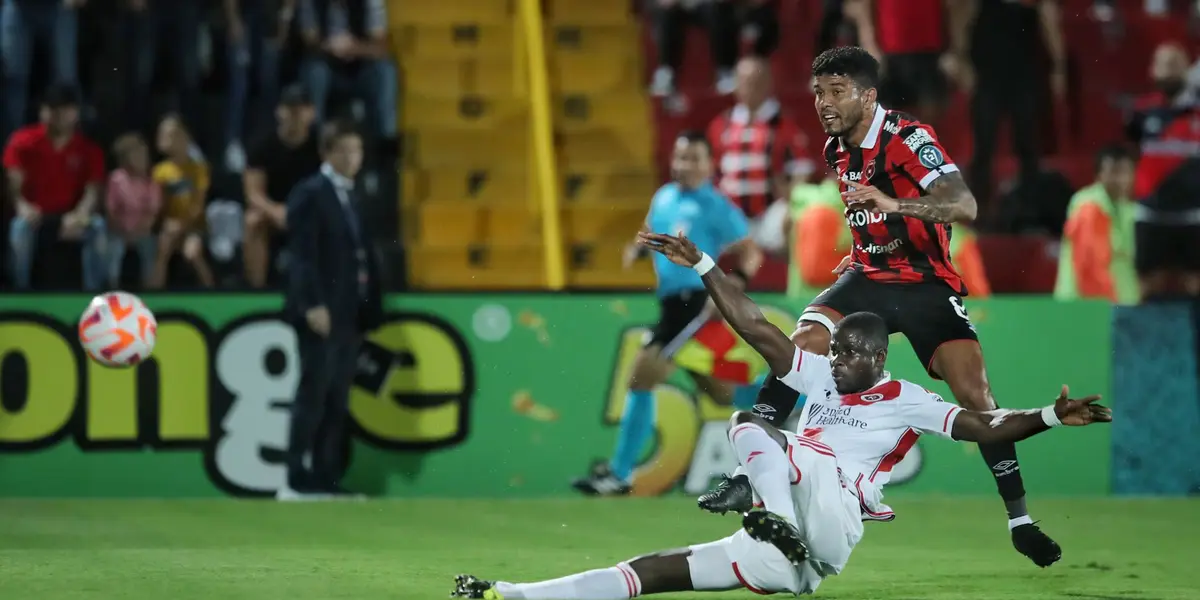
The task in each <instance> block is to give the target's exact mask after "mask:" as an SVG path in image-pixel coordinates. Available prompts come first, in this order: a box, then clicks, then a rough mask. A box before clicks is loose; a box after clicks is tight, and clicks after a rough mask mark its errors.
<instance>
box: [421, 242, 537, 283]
mask: <svg viewBox="0 0 1200 600" xmlns="http://www.w3.org/2000/svg"><path fill="white" fill-rule="evenodd" d="M543 260H544V258H543V253H542V247H541V245H540V244H520V245H491V244H480V245H473V246H469V247H458V248H449V247H440V246H424V245H416V246H414V247H413V248H411V249H410V251H409V272H410V278H411V279H412V283H413V285H414V286H416V287H419V288H422V289H535V288H539V287H542V286H544V285H545V268H544V264H543Z"/></svg>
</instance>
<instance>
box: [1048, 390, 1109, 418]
mask: <svg viewBox="0 0 1200 600" xmlns="http://www.w3.org/2000/svg"><path fill="white" fill-rule="evenodd" d="M1068 393H1069V390H1068V389H1067V386H1066V385H1064V386H1062V391H1061V392H1059V393H1058V398H1056V399H1055V400H1054V414H1055V415H1057V416H1058V420H1059V421H1062V424H1063V425H1071V426H1074V427H1079V426H1082V425H1091V424H1092V423H1111V422H1112V410H1111V409H1109V408H1107V407H1105V406H1101V405H1099V404H1095V402H1096V401H1097V400H1099V399H1100V396H1099V395H1093V396H1088V397H1086V398H1080V399H1078V400H1076V399H1074V398H1068V397H1067V394H1068Z"/></svg>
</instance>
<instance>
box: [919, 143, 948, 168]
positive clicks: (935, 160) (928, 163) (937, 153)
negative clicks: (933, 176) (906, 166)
mask: <svg viewBox="0 0 1200 600" xmlns="http://www.w3.org/2000/svg"><path fill="white" fill-rule="evenodd" d="M917 160H920V161H921V164H922V165H923V166H924V167H925V168H926V169H936V168H938V167H940V166H942V163H944V162H946V157H945V156H943V155H942V151H941V150H938V149H937V146H934V145H933V144H930V145H928V146H924V147H922V148H921V149H920V150H918V151H917Z"/></svg>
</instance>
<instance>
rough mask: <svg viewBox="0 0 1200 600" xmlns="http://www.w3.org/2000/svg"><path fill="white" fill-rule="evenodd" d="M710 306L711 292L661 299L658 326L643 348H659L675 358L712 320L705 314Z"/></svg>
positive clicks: (663, 355)
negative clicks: (709, 320)
mask: <svg viewBox="0 0 1200 600" xmlns="http://www.w3.org/2000/svg"><path fill="white" fill-rule="evenodd" d="M707 304H708V291H707V290H688V291H686V292H680V293H678V294H671V295H669V296H661V297H659V299H658V307H659V315H658V323H656V324H655V325H654V327H653V328H651V329H650V331H649V332H648V333H647V336H646V340H645V343H644V344H643V346H658V347H659V348H661V351H660V355H661V356H662V357H663V358H670V357H672V356H674V355H675V353H676V352H678V351H679V349H680V348H682V347H683V345H684V344H685V343H687V341H688V340H690V339H692V336H693V335H696V332H697V331H699V330H700V328H701V327H703V326H704V323H705V322H706V321H707V320H708V319H707V318H706V316H705V314H704V307H705V306H706V305H707Z"/></svg>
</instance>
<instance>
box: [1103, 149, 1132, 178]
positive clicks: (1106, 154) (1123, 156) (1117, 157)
mask: <svg viewBox="0 0 1200 600" xmlns="http://www.w3.org/2000/svg"><path fill="white" fill-rule="evenodd" d="M1136 158H1137V157H1136V156H1134V154H1133V150H1131V149H1130V148H1129V146H1126V145H1125V144H1109V145H1107V146H1105V147H1103V148H1101V149H1100V151H1099V152H1097V153H1096V172H1097V173H1099V172H1100V169H1101V168H1102V167H1103V166H1104V161H1106V160H1111V161H1113V162H1121V161H1123V160H1127V161H1130V162H1133V161H1134V160H1136Z"/></svg>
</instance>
